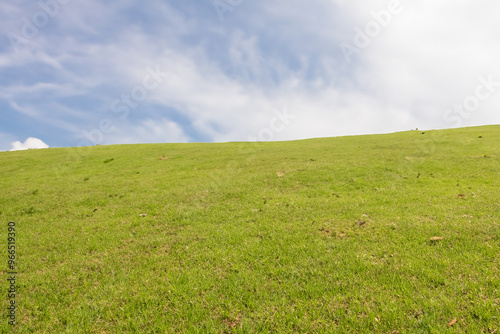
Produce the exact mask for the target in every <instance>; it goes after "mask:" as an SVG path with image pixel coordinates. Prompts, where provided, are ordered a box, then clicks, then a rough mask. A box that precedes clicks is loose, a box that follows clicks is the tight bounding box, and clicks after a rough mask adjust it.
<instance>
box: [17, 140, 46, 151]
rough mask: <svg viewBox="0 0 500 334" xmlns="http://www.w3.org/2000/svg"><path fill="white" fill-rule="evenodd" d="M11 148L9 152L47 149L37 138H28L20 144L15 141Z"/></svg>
mask: <svg viewBox="0 0 500 334" xmlns="http://www.w3.org/2000/svg"><path fill="white" fill-rule="evenodd" d="M11 146H12V148H11V149H10V151H22V150H31V149H42V148H49V145H47V144H45V143H44V142H43V141H41V140H40V139H38V138H33V137H29V138H28V139H26V140H25V141H24V143H21V142H20V141H15V142H12V143H11Z"/></svg>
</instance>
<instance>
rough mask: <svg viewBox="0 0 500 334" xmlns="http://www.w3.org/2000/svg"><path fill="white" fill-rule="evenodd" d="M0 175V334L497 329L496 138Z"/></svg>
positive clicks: (432, 137) (186, 149)
mask: <svg viewBox="0 0 500 334" xmlns="http://www.w3.org/2000/svg"><path fill="white" fill-rule="evenodd" d="M0 175H1V176H2V177H1V180H0V191H1V195H0V220H1V221H2V226H3V227H2V231H0V233H3V234H4V236H3V237H0V240H1V242H0V247H1V249H2V252H1V254H0V256H1V257H3V259H4V260H2V266H1V267H0V268H1V269H2V271H1V272H0V277H2V278H3V279H2V282H3V283H1V286H0V292H1V296H2V298H1V308H2V310H3V311H2V313H3V314H2V316H1V319H2V320H1V324H0V331H1V332H2V333H8V332H10V331H13V332H16V333H322V332H325V333H371V332H373V333H500V258H499V254H500V209H499V208H500V197H499V189H500V181H499V180H500V126H485V127H474V128H464V129H453V130H442V131H425V133H422V131H408V132H401V133H395V134H387V135H370V136H353V137H339V138H325V139H312V140H303V141H293V142H274V143H227V144H158V145H156V144H155V145H121V146H96V147H90V148H80V149H75V148H67V149H46V150H32V151H21V152H0ZM145 215H147V216H145ZM9 221H14V222H16V245H17V263H18V274H17V277H16V284H17V294H16V304H17V313H16V317H17V319H16V320H17V325H16V326H15V327H14V328H12V326H10V325H9V324H8V322H7V306H8V302H9V300H8V298H7V290H8V288H9V286H8V282H7V281H6V279H7V276H8V274H7V271H8V268H7V233H8V231H7V225H8V222H9ZM433 237H439V238H442V239H441V240H431V238H433Z"/></svg>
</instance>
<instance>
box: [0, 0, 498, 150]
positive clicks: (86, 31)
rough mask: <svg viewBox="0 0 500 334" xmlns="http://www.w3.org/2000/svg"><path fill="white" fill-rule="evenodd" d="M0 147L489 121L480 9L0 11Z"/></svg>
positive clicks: (438, 5)
mask: <svg viewBox="0 0 500 334" xmlns="http://www.w3.org/2000/svg"><path fill="white" fill-rule="evenodd" d="M0 6H1V7H0V8H1V20H0V150H3V151H6V150H11V149H23V148H24V149H25V148H45V147H74V146H89V145H107V144H131V143H185V142H228V141H269V140H295V139H304V138H314V137H334V136H343V135H358V134H372V133H388V132H397V131H406V130H410V129H416V128H419V129H442V128H455V127H465V126H476V125H487V124H499V123H500V66H499V65H500V64H499V60H500V20H498V13H499V12H500V2H499V1H496V0H476V1H465V0H453V1H452V0H432V1H431V0H419V1H413V0H400V1H398V0H389V1H379V0H373V1H361V0H307V1H305V0H303V1H299V0H286V1H284V0H273V1H268V0H252V1H250V0H183V1H173V0H166V1H159V0H158V1H156V0H144V1H130V0H121V1H116V2H109V3H108V2H105V1H98V0H86V1H78V0H40V1H31V0H30V1H28V0H16V1H6V0H0Z"/></svg>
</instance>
